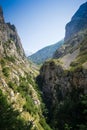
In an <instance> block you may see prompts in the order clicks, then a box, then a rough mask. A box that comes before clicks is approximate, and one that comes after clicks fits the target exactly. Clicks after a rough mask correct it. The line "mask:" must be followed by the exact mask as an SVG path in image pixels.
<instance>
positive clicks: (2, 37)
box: [0, 7, 25, 59]
mask: <svg viewBox="0 0 87 130" xmlns="http://www.w3.org/2000/svg"><path fill="white" fill-rule="evenodd" d="M7 47H8V48H7ZM0 54H2V55H4V56H14V57H16V58H19V59H20V58H21V57H22V58H23V57H24V56H25V54H24V50H23V47H22V44H21V41H20V38H19V36H18V34H17V30H16V28H15V26H14V25H11V24H10V23H5V21H4V17H3V11H2V8H1V7H0Z"/></svg>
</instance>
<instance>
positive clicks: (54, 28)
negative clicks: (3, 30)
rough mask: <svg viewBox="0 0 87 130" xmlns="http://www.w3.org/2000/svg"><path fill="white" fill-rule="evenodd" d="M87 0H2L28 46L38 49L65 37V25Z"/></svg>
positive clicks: (1, 3) (9, 17)
mask: <svg viewBox="0 0 87 130" xmlns="http://www.w3.org/2000/svg"><path fill="white" fill-rule="evenodd" d="M86 1H87V0H0V5H1V6H2V7H3V12H4V17H5V21H6V22H10V23H11V24H14V25H15V26H16V28H17V31H18V34H19V36H20V38H21V42H22V45H23V47H24V49H25V50H27V51H29V52H35V51H37V50H39V49H40V48H43V47H45V46H47V45H51V44H54V43H56V42H57V41H59V40H61V39H62V38H64V35H65V25H66V23H67V22H69V21H70V19H71V17H72V16H73V14H74V13H75V12H76V10H77V9H78V8H79V6H80V5H81V4H83V3H84V2H86Z"/></svg>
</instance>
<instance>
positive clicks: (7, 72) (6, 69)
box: [2, 67, 9, 77]
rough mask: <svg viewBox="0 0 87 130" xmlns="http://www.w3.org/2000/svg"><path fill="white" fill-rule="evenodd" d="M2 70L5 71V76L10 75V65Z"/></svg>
mask: <svg viewBox="0 0 87 130" xmlns="http://www.w3.org/2000/svg"><path fill="white" fill-rule="evenodd" d="M2 72H3V74H4V76H6V77H9V67H4V68H3V69H2Z"/></svg>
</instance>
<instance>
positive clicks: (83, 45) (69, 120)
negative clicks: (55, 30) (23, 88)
mask: <svg viewBox="0 0 87 130" xmlns="http://www.w3.org/2000/svg"><path fill="white" fill-rule="evenodd" d="M86 14H87V3H85V4H83V5H82V6H81V7H80V9H79V10H78V11H77V12H76V14H75V15H74V16H73V18H72V20H71V22H70V23H69V24H68V25H67V26H66V35H65V44H64V45H63V46H62V47H61V48H59V49H58V50H57V51H56V53H55V54H54V57H53V58H54V59H52V60H49V61H47V62H45V63H44V64H43V66H42V67H41V70H40V75H39V76H38V78H37V82H38V84H39V86H40V88H41V90H42V95H43V98H44V101H45V103H46V106H47V108H48V111H49V113H48V115H47V116H48V123H49V124H50V125H51V127H52V128H53V130H68V129H69V130H77V129H78V130H86V129H87V123H86V122H87V118H86V114H87V113H84V112H86V110H87V107H86V106H87V102H86V101H87V96H86V95H87V15H86ZM74 23H75V24H74ZM79 23H80V27H79ZM83 102H84V103H83Z"/></svg>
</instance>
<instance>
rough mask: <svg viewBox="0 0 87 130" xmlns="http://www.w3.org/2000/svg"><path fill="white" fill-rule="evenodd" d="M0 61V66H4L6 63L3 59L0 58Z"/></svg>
mask: <svg viewBox="0 0 87 130" xmlns="http://www.w3.org/2000/svg"><path fill="white" fill-rule="evenodd" d="M0 63H1V65H2V67H3V66H5V64H6V61H5V59H1V60H0Z"/></svg>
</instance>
